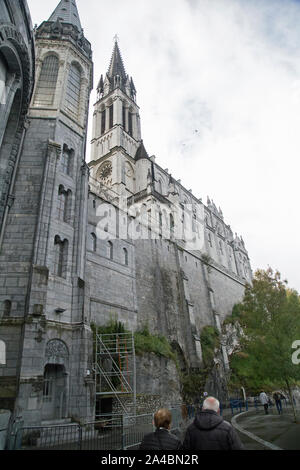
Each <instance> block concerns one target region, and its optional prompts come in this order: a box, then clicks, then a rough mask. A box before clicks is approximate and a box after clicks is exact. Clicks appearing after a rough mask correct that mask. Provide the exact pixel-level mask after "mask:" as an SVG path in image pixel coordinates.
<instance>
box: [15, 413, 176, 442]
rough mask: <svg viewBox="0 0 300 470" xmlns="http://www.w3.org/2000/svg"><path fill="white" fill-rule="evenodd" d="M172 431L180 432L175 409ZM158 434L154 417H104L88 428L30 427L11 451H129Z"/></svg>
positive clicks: (19, 433)
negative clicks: (148, 437)
mask: <svg viewBox="0 0 300 470" xmlns="http://www.w3.org/2000/svg"><path fill="white" fill-rule="evenodd" d="M170 411H171V413H172V428H171V431H172V432H174V431H180V428H181V426H182V423H183V418H182V414H181V408H179V409H171V410H170ZM153 430H154V424H153V413H148V414H143V415H137V416H127V415H115V416H110V417H106V416H105V415H103V416H101V418H100V419H99V420H98V421H95V422H90V423H85V424H65V425H55V426H27V427H22V428H20V429H18V430H17V431H16V433H15V435H14V436H13V439H12V443H13V444H12V445H11V446H10V449H11V450H46V449H47V450H123V449H125V450H127V449H134V448H137V447H138V446H139V444H140V443H141V441H142V439H143V436H144V435H145V434H147V433H149V432H151V431H153Z"/></svg>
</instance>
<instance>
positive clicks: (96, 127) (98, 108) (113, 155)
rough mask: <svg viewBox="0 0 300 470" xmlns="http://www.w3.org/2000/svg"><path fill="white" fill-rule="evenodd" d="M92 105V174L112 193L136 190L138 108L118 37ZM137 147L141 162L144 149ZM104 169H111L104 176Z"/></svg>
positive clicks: (138, 145)
mask: <svg viewBox="0 0 300 470" xmlns="http://www.w3.org/2000/svg"><path fill="white" fill-rule="evenodd" d="M97 93H98V96H97V102H96V103H95V105H94V119H93V134H92V149H91V162H90V164H89V166H90V168H91V176H92V178H94V179H95V180H98V181H100V182H102V183H103V184H105V186H106V187H111V189H113V191H114V192H115V193H118V194H122V195H123V194H124V192H125V193H127V194H128V195H132V194H134V192H135V163H136V160H135V156H136V153H137V149H138V148H139V147H140V143H141V126H140V115H139V107H138V105H137V103H136V90H135V86H134V83H133V80H132V78H131V77H130V76H129V75H128V74H127V73H126V71H125V67H124V63H123V60H122V56H121V52H120V49H119V45H118V41H117V38H116V37H115V41H114V46H113V52H112V56H111V60H110V63H109V67H108V70H107V72H106V74H105V76H104V77H103V76H102V75H101V78H100V80H99V83H98V86H97ZM142 150H143V149H140V152H139V154H138V155H139V158H140V159H141V161H144V154H145V153H146V151H142ZM107 169H110V171H109V176H108V177H106V176H105V175H106V174H107Z"/></svg>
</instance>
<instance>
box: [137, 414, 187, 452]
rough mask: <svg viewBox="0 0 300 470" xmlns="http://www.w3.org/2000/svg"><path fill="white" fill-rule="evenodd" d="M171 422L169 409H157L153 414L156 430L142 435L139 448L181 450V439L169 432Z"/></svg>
mask: <svg viewBox="0 0 300 470" xmlns="http://www.w3.org/2000/svg"><path fill="white" fill-rule="evenodd" d="M171 422H172V415H171V412H170V411H169V410H167V409H166V408H161V409H160V410H158V411H157V412H156V413H155V414H154V425H155V427H156V430H155V431H154V432H151V433H149V434H146V435H145V436H144V438H143V440H142V442H141V444H140V447H139V450H181V449H182V443H181V441H180V440H179V439H178V437H176V436H174V434H171V432H170V428H171Z"/></svg>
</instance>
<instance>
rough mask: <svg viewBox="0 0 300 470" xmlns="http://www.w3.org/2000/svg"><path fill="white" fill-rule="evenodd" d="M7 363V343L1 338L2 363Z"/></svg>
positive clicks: (0, 358) (0, 354)
mask: <svg viewBox="0 0 300 470" xmlns="http://www.w3.org/2000/svg"><path fill="white" fill-rule="evenodd" d="M5 364H6V344H5V343H4V341H2V340H0V365H2V366H4V365H5Z"/></svg>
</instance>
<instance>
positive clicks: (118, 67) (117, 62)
mask: <svg viewBox="0 0 300 470" xmlns="http://www.w3.org/2000/svg"><path fill="white" fill-rule="evenodd" d="M107 75H108V76H109V78H114V77H115V76H117V75H119V76H120V77H121V78H122V79H123V80H126V79H127V75H126V72H125V68H124V64H123V60H122V57H121V53H120V49H119V46H118V41H117V40H115V45H114V49H113V53H112V56H111V60H110V64H109V68H108V72H107Z"/></svg>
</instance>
